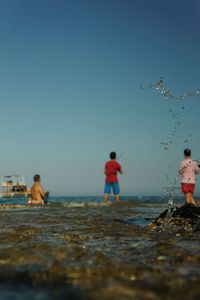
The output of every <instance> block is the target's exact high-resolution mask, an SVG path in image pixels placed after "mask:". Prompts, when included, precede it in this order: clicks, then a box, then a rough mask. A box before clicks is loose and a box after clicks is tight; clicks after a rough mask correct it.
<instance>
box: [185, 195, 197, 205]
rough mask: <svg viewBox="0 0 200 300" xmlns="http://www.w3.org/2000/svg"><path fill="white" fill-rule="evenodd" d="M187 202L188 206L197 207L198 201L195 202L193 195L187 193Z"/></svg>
mask: <svg viewBox="0 0 200 300" xmlns="http://www.w3.org/2000/svg"><path fill="white" fill-rule="evenodd" d="M185 201H186V204H194V205H196V201H195V200H194V198H193V194H192V193H186V194H185Z"/></svg>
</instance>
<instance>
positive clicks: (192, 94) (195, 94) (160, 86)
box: [139, 76, 200, 100]
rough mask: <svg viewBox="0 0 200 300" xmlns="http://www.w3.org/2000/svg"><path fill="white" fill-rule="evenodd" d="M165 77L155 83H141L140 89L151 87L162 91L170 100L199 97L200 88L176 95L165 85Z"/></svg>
mask: <svg viewBox="0 0 200 300" xmlns="http://www.w3.org/2000/svg"><path fill="white" fill-rule="evenodd" d="M164 81H165V79H164V77H163V76H162V77H161V78H160V79H159V80H158V81H157V82H155V83H153V84H148V85H140V86H139V88H140V89H146V88H151V89H156V90H158V91H159V92H160V94H161V95H163V96H164V97H166V98H167V99H169V100H185V99H188V98H194V97H199V96H200V89H198V90H196V91H193V92H189V93H183V94H181V95H178V96H176V95H174V94H173V93H172V92H171V91H170V90H169V89H167V88H166V87H164V86H163V83H164Z"/></svg>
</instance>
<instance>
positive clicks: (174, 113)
mask: <svg viewBox="0 0 200 300" xmlns="http://www.w3.org/2000/svg"><path fill="white" fill-rule="evenodd" d="M164 82H165V79H164V77H163V76H162V77H161V78H160V79H159V80H158V81H157V82H155V83H153V84H147V85H140V86H139V88H140V89H147V88H149V89H155V90H156V91H158V92H159V93H160V94H161V95H162V96H164V98H165V99H167V100H168V105H169V108H168V111H169V114H170V117H171V119H172V124H173V125H172V130H171V133H170V135H169V138H168V140H165V141H161V142H160V145H161V146H162V148H163V150H164V151H169V150H170V149H171V147H172V145H174V144H177V142H178V141H181V142H182V143H183V144H189V143H190V142H191V141H192V135H191V134H189V135H187V136H185V135H184V136H182V135H180V134H178V132H179V130H180V129H181V126H182V124H183V113H184V114H185V113H189V112H191V111H190V110H189V109H187V108H186V103H184V104H182V105H181V107H180V106H179V107H178V109H177V108H174V105H175V103H176V102H180V101H182V102H181V103H183V101H184V100H188V99H190V100H193V99H195V98H198V99H200V98H199V97H200V89H198V90H196V91H193V92H188V93H183V94H181V95H175V94H174V93H172V91H171V90H170V89H168V88H166V87H165V86H164ZM187 103H188V101H187Z"/></svg>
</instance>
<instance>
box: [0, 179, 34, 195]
mask: <svg viewBox="0 0 200 300" xmlns="http://www.w3.org/2000/svg"><path fill="white" fill-rule="evenodd" d="M1 187H2V192H1V193H0V198H22V197H28V196H30V195H31V191H30V189H28V187H27V185H26V183H25V178H24V176H21V175H7V176H3V177H2V179H1Z"/></svg>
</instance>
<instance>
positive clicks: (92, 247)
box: [0, 196, 200, 300]
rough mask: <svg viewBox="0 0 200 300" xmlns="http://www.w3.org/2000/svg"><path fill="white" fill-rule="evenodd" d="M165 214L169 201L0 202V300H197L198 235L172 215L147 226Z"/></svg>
mask: <svg viewBox="0 0 200 300" xmlns="http://www.w3.org/2000/svg"><path fill="white" fill-rule="evenodd" d="M183 203H184V200H183V199H182V198H175V199H174V206H181V205H182V204H183ZM167 207H168V199H167V198H166V197H141V196H140V197H134V196H133V197H122V201H121V202H120V203H115V202H114V200H111V201H110V202H108V203H104V202H103V201H102V197H50V199H49V203H48V204H47V205H44V206H37V205H31V206H30V205H27V199H0V241H1V242H0V291H1V296H0V299H1V300H7V299H9V300H10V299H20V300H25V299H27V298H30V299H34V300H35V299H37V300H38V299H39V300H43V299H44V300H47V299H50V300H51V299H77V300H80V299H83V300H86V299H88V300H90V299H91V300H92V299H94V300H100V299H101V300H102V299H103V300H104V299H105V300H108V299H109V300H110V299H114V300H118V299H119V300H126V299H133V300H143V299H144V300H154V299H155V300H157V299H175V300H176V299H200V232H193V230H192V228H191V227H187V226H186V225H184V226H180V225H179V226H178V225H177V226H171V225H170V222H169V221H170V220H169V218H170V216H168V219H167V220H166V221H165V220H164V222H163V226H161V227H160V228H156V226H152V224H154V219H155V218H156V217H158V216H159V214H160V213H161V212H163V211H164V210H165V209H166V208H167Z"/></svg>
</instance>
